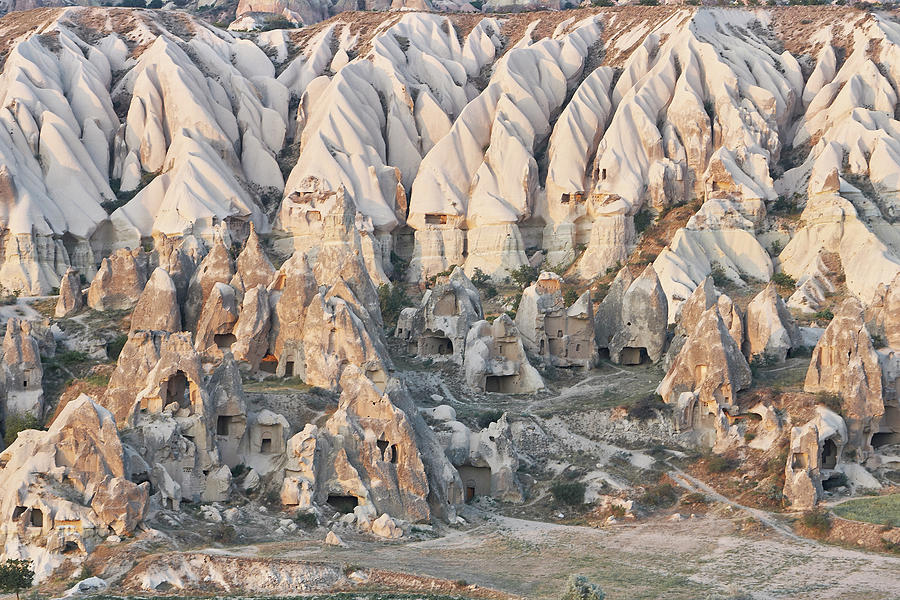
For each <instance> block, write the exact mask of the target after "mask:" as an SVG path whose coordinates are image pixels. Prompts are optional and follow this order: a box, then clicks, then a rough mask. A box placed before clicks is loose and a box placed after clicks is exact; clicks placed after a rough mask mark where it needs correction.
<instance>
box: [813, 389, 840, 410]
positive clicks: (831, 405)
mask: <svg viewBox="0 0 900 600" xmlns="http://www.w3.org/2000/svg"><path fill="white" fill-rule="evenodd" d="M816 403H817V404H821V405H822V406H824V407H825V408H827V409H829V410H831V411H833V412H835V413H837V414H839V415H840V414H842V413H841V411H842V409H843V399H842V398H841V395H840V394H835V393H832V392H819V393H818V394H816Z"/></svg>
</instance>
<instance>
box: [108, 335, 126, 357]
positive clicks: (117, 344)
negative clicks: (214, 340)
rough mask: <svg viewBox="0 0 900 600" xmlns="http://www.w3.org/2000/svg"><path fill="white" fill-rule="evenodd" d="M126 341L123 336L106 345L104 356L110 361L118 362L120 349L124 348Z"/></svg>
mask: <svg viewBox="0 0 900 600" xmlns="http://www.w3.org/2000/svg"><path fill="white" fill-rule="evenodd" d="M127 341H128V336H127V335H124V334H123V335H119V336H116V337H115V338H113V339H112V340H110V341H109V342H107V343H106V355H107V356H108V357H109V359H110V360H119V355H120V354H122V348H124V347H125V342H127Z"/></svg>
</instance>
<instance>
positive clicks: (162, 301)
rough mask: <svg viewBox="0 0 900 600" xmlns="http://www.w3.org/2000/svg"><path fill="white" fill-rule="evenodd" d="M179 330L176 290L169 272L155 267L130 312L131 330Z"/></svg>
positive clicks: (172, 331)
mask: <svg viewBox="0 0 900 600" xmlns="http://www.w3.org/2000/svg"><path fill="white" fill-rule="evenodd" d="M142 329H144V330H150V331H168V332H170V333H176V332H178V331H181V310H180V309H179V307H178V290H177V289H176V288H175V282H174V281H172V278H171V277H169V274H168V273H167V272H166V271H164V270H163V269H162V267H157V268H156V269H154V270H153V274H152V275H150V279H149V280H148V281H147V285H146V286H144V291H143V292H141V296H140V298H138V302H137V305H135V307H134V310H133V311H132V313H131V331H139V330H142Z"/></svg>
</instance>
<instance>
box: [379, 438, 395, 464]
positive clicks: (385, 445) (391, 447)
mask: <svg viewBox="0 0 900 600" xmlns="http://www.w3.org/2000/svg"><path fill="white" fill-rule="evenodd" d="M375 443H376V444H377V445H378V455H379V456H380V457H381V460H383V461H384V462H389V463H391V464H395V465H396V464H397V444H392V443H390V442H389V441H387V440H378V441H377V442H375Z"/></svg>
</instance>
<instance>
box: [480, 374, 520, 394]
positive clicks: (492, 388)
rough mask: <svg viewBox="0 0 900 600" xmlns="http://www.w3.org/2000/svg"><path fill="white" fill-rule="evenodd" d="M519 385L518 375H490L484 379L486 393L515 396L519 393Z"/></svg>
mask: <svg viewBox="0 0 900 600" xmlns="http://www.w3.org/2000/svg"><path fill="white" fill-rule="evenodd" d="M518 384H519V377H518V375H488V376H487V377H485V379H484V391H486V392H496V393H498V394H515V393H516V392H517V391H518V389H517V388H518Z"/></svg>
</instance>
